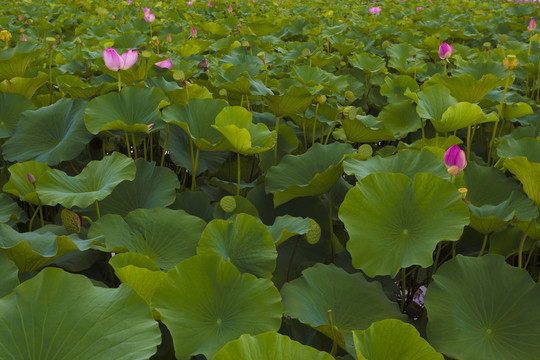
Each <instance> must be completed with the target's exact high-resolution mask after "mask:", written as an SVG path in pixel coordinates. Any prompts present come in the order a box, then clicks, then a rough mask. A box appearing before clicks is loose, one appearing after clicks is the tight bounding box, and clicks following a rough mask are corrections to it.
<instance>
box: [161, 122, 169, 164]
mask: <svg viewBox="0 0 540 360" xmlns="http://www.w3.org/2000/svg"><path fill="white" fill-rule="evenodd" d="M168 140H169V123H167V125H166V130H165V142H164V143H163V154H161V165H160V166H161V167H163V163H164V162H165V150H166V149H167V141H168Z"/></svg>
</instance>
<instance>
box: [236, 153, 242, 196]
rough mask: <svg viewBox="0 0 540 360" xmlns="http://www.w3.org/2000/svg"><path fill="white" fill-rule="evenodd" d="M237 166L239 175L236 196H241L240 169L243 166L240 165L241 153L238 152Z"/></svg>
mask: <svg viewBox="0 0 540 360" xmlns="http://www.w3.org/2000/svg"><path fill="white" fill-rule="evenodd" d="M236 164H237V165H236V168H237V174H236V176H237V177H238V178H237V180H238V181H237V185H236V196H239V195H240V169H241V166H240V153H236Z"/></svg>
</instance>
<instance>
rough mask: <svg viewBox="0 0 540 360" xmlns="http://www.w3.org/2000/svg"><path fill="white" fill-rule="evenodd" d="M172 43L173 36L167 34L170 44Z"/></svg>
mask: <svg viewBox="0 0 540 360" xmlns="http://www.w3.org/2000/svg"><path fill="white" fill-rule="evenodd" d="M171 41H172V36H171V34H170V33H169V34H167V42H169V43H170V42H171Z"/></svg>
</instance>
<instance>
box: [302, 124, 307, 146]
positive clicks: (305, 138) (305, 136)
mask: <svg viewBox="0 0 540 360" xmlns="http://www.w3.org/2000/svg"><path fill="white" fill-rule="evenodd" d="M302 132H303V133H304V149H306V150H307V135H306V118H305V117H304V118H302Z"/></svg>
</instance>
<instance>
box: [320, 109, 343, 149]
mask: <svg viewBox="0 0 540 360" xmlns="http://www.w3.org/2000/svg"><path fill="white" fill-rule="evenodd" d="M338 116H339V114H338V115H336V117H335V118H334V121H332V125H330V130H328V135H326V140H324V145H326V144H328V140H330V135H332V131H333V130H334V126H336V122H337V118H338ZM323 137H324V135H323Z"/></svg>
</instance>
